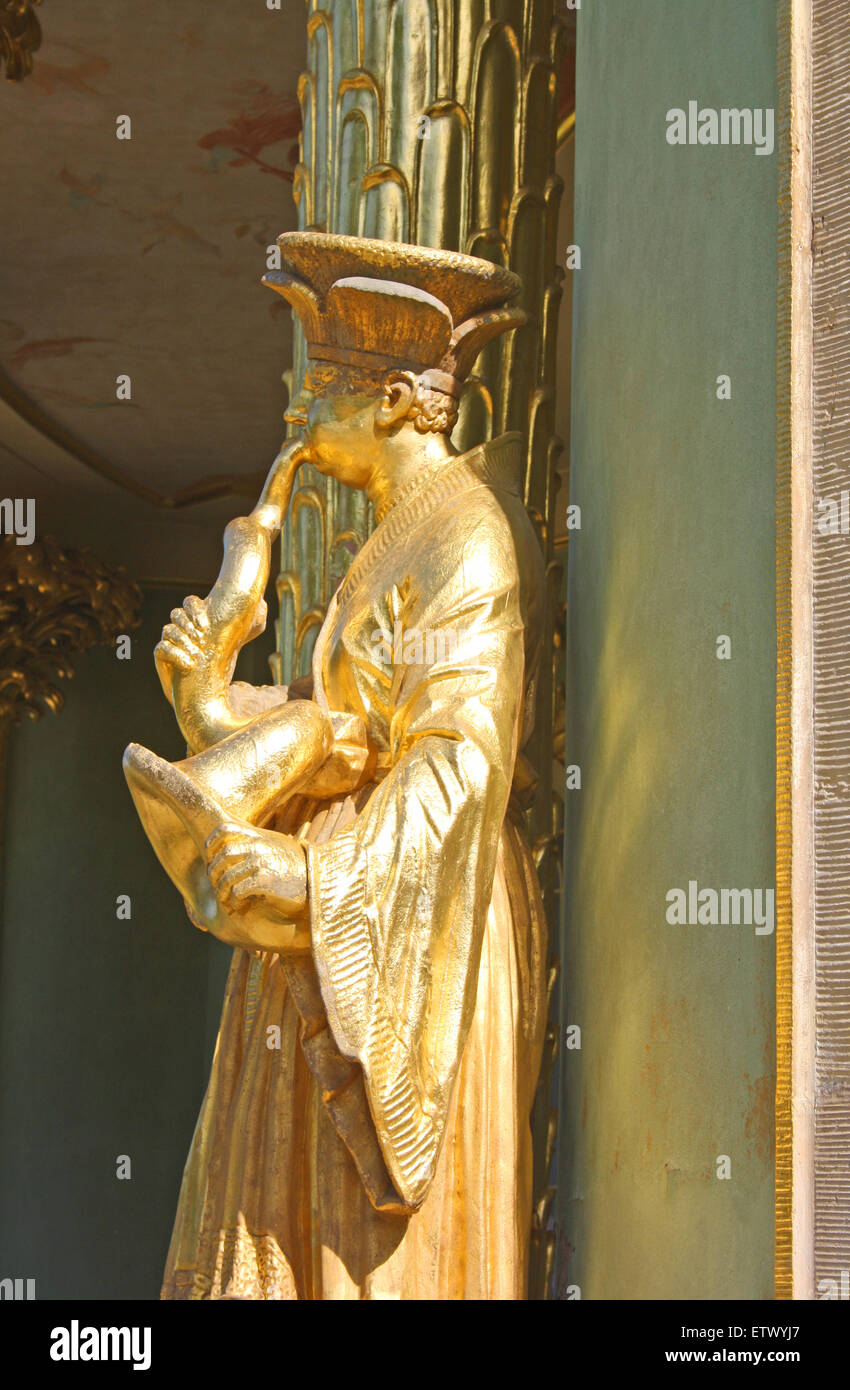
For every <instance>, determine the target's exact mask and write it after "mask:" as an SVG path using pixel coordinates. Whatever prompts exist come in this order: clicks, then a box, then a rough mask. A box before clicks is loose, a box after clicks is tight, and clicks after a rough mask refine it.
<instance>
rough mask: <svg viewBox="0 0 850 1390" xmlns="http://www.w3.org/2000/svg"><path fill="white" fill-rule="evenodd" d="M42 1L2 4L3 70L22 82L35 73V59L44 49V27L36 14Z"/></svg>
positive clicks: (0, 1) (0, 58) (0, 50)
mask: <svg viewBox="0 0 850 1390" xmlns="http://www.w3.org/2000/svg"><path fill="white" fill-rule="evenodd" d="M40 4H41V0H0V67H2V66H3V65H4V64H5V67H6V77H7V78H8V79H9V80H10V81H12V82H20V81H21V80H22V79H23V78H24V77H27V76H28V75H29V74H30V73H31V72H32V55H33V53H34V52H35V51H36V49H37V48H40V47H41V25H40V24H39V22H38V20H37V18H36V16H35V13H34V10H33V6H34V5H40Z"/></svg>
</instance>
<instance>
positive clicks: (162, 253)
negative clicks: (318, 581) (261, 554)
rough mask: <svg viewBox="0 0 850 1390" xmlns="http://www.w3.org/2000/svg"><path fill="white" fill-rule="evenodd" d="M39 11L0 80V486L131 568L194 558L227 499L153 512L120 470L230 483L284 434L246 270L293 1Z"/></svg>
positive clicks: (265, 328)
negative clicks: (106, 472)
mask: <svg viewBox="0 0 850 1390" xmlns="http://www.w3.org/2000/svg"><path fill="white" fill-rule="evenodd" d="M39 17H40V20H41V26H42V31H43V42H42V45H41V48H40V49H39V51H38V52H37V53H36V55H35V62H34V67H33V72H32V74H31V75H30V76H29V77H27V78H26V79H25V80H24V81H23V82H20V83H13V82H7V81H3V82H2V83H0V122H2V130H3V134H4V139H3V140H2V141H0V186H2V188H3V192H4V196H3V210H2V213H0V218H2V222H0V248H2V299H1V300H0V368H2V371H3V373H4V375H5V377H6V381H7V390H6V393H5V394H6V396H7V400H8V399H9V398H11V399H12V400H13V401H14V403H15V404H16V405H20V404H21V401H23V406H24V409H23V414H24V415H29V419H28V420H24V421H22V420H21V418H20V413H17V414H13V412H12V411H11V410H10V409H9V406H8V404H7V405H3V406H0V440H2V446H0V473H2V483H0V487H2V493H3V495H4V496H5V495H9V494H10V493H13V492H14V493H15V494H16V495H25V496H35V497H36V500H37V505H38V509H39V522H38V524H39V530H44V529H53V530H56V531H57V532H58V533H59V534H60V535H61V536H62V538H63V540H66V541H68V542H72V543H88V544H93V545H95V546H96V548H97V549H98V550H99V553H100V554H102V555H103V556H104V558H113V559H121V558H122V556H124V557H125V558H126V557H127V555H128V548H129V553H130V555H131V559H132V563H133V568H134V569H135V571H136V573H137V574H139V575H140V576H141V577H143V578H144V577H147V576H148V575H149V574H158V575H159V576H160V577H165V576H167V575H169V574H171V575H174V576H175V577H182V576H183V573H184V572H185V573H186V577H187V578H191V577H192V574H193V572H197V571H198V569H199V567H200V570H201V571H202V572H203V573H207V572H208V570H209V568H210V560H211V559H212V563H213V572H214V568H215V566H216V558H215V557H217V556H218V553H219V545H220V531H221V527H220V525H219V524H218V521H219V519H226V517H227V516H228V515H231V514H232V513H233V510H234V504H233V498H232V497H231V498H230V499H229V500H227V499H225V500H223V501H222V500H219V501H218V502H214V503H206V504H204V505H203V506H201V507H200V508H199V507H193V508H190V509H187V510H181V511H180V512H164V511H163V510H161V509H160V508H159V507H157V506H156V505H155V504H154V503H153V502H151V501H146V500H144V499H142V498H139V497H138V496H136V495H135V494H134V492H133V491H132V490H131V489H132V488H134V487H136V488H138V487H139V486H141V487H142V488H144V489H148V490H149V491H150V492H152V493H154V494H159V495H160V496H162V497H166V496H171V495H173V494H174V493H176V492H179V491H180V490H181V489H183V488H185V487H189V486H192V485H193V484H195V483H198V482H201V481H203V480H208V479H210V478H214V477H216V476H217V475H231V474H237V475H249V476H248V479H247V481H246V491H247V493H249V494H250V493H251V492H252V491H253V490H254V488H253V481H252V480H253V479H254V478H255V477H256V476H257V475H258V474H263V473H264V472H265V470H266V468H267V467H268V464H269V463H270V462H271V460H272V458H273V457H274V454H275V451H276V449H277V447H278V445H279V443H280V440H281V438H282V435H283V424H282V412H283V409H284V408H285V403H286V392H285V389H284V387H283V385H282V383H281V380H280V377H281V372H282V370H283V369H284V368H285V367H286V366H287V364H288V362H289V360H290V354H291V320H290V314H289V310H288V308H287V306H286V305H285V304H284V303H283V301H282V300H280V299H279V298H278V297H277V296H275V295H272V294H270V293H269V291H268V290H265V289H263V288H262V287H261V286H260V283H259V282H260V277H261V275H262V273H263V271H264V269H265V248H266V247H267V246H268V245H269V244H270V243H272V242H273V241H274V239H275V237H276V236H277V235H278V234H279V233H280V232H282V231H284V230H286V229H288V228H291V227H293V226H295V221H296V214H295V207H294V203H293V199H292V175H293V168H294V165H295V162H296V159H297V149H298V131H299V126H300V116H299V111H298V104H297V99H296V85H297V80H298V74H299V72H300V70H301V67H302V65H303V56H304V47H305V40H304V35H303V32H302V31H303V24H304V15H303V5H301V4H300V3H298V0H287V4H286V5H285V7H284V8H283V9H281V10H269V9H268V8H267V7H266V5H265V3H263V0H249V3H246V0H215V2H214V3H210V2H209V0H208V3H206V4H201V5H199V4H198V0H145V3H144V4H138V3H133V0H110V3H109V4H104V3H103V0H74V3H73V4H68V3H61V0H48V3H47V4H45V5H44V6H43V7H42V8H41V9H40V10H39ZM122 116H129V117H130V120H131V127H130V130H131V138H130V139H128V140H127V139H124V140H122V139H118V138H117V130H118V118H119V117H122ZM122 375H127V376H129V377H130V383H131V384H130V390H131V399H130V400H119V399H118V397H117V394H116V393H117V386H116V378H117V377H119V376H122ZM51 425H53V426H56V427H58V429H59V430H60V431H63V432H66V434H67V436H68V437H70V439H71V440H72V441H73V442H77V443H79V445H80V446H81V449H80V451H79V452H82V453H83V454H85V455H86V457H87V459H88V465H84V464H83V463H81V462H79V460H78V459H75V457H74V451H73V449H72V450H71V451H69V450H67V449H62V448H59V447H57V445H56V444H55V443H54V442H51V441H50V440H49V439H48V438H45V435H44V433H43V430H44V429H45V428H47V429H49V427H50V426H51ZM65 437H66V436H65V434H63V435H62V438H63V440H64V439H65ZM100 463H103V464H104V465H105V466H106V467H107V468H109V469H111V470H115V473H116V474H117V475H120V478H121V479H122V480H123V482H124V483H125V484H126V486H121V485H116V483H115V482H110V481H107V480H106V479H105V478H104V477H102V476H101V475H100V474H99V473H98V471H97V466H98V465H99V464H100ZM122 535H123V539H122ZM208 535H209V536H210V537H211V538H212V539H211V540H210V541H209V542H208V541H207V539H206V537H207V536H208ZM209 545H211V546H212V552H210V550H209ZM175 546H179V547H180V555H181V559H180V562H179V563H178V562H177V560H176V559H173V558H172V557H173V556H174V554H175ZM151 547H153V551H152V550H151ZM187 557H188V558H187ZM187 565H188V569H187ZM193 567H194V569H193Z"/></svg>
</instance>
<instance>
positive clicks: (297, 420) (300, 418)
mask: <svg viewBox="0 0 850 1390" xmlns="http://www.w3.org/2000/svg"><path fill="white" fill-rule="evenodd" d="M314 399H315V397H314V395H313V392H312V391H308V389H307V387H306V386H303V387H302V388H301V390H300V391H299V392H298V395H297V396H296V397H295V399H294V400H292V401H290V402H289V405H288V406H287V408H286V413H285V415H284V417H283V418H284V419H285V421H286V423H287V424H288V425H306V423H307V416H308V415H309V413H310V406H311V405H312V404H313V401H314Z"/></svg>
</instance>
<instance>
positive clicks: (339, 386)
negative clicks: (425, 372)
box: [286, 373, 385, 488]
mask: <svg viewBox="0 0 850 1390" xmlns="http://www.w3.org/2000/svg"><path fill="white" fill-rule="evenodd" d="M383 399H384V396H383V392H382V391H381V389H380V388H379V387H378V386H377V385H375V386H373V387H370V386H369V384H367V383H364V381H363V379H362V378H361V377H357V376H354V375H349V374H348V373H339V374H338V375H336V376H335V378H334V379H332V381H331V382H330V383H328V384H323V385H322V386H321V387H319V386H316V385H312V386H311V382H310V377H309V375H308V378H307V384H306V385H305V386H304V388H303V389H302V390H301V392H300V393H299V395H298V396H297V398H296V399H295V400H294V401H293V402H292V404H291V405H290V407H289V409H288V410H287V412H286V419H287V421H289V423H290V424H293V425H300V426H301V427H302V428H303V430H304V437H305V442H306V443H307V444H308V445H309V446H310V448H311V449H312V451H313V457H312V459H311V462H312V463H313V464H314V465H315V467H316V468H318V470H319V472H320V473H329V474H330V475H331V476H332V477H334V478H338V479H339V481H340V482H342V483H346V484H347V485H348V487H354V488H365V487H366V486H367V484H368V482H369V479H370V477H371V476H372V473H373V471H374V468H375V464H376V460H377V456H378V453H379V452H380V447H381V441H382V438H383V437H385V431H381V430H380V429H379V426H378V418H377V411H378V409H379V407H380V405H381V402H382V401H383Z"/></svg>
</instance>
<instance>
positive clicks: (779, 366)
mask: <svg viewBox="0 0 850 1390" xmlns="http://www.w3.org/2000/svg"><path fill="white" fill-rule="evenodd" d="M792 3H793V0H781V3H780V6H779V14H778V23H777V69H778V70H777V78H778V97H779V112H780V118H779V147H778V155H779V169H778V184H779V199H778V202H779V225H778V229H777V230H778V248H777V249H778V275H777V321H776V330H777V332H776V378H777V380H776V470H777V472H776V1115H775V1126H776V1157H775V1187H774V1202H775V1207H774V1264H773V1279H774V1294H775V1296H776V1298H791V1297H792V1281H791V1249H792V1241H791V1208H792V1202H791V1194H792V1172H793V1163H792V1122H791V1055H792V1053H791V1019H792V985H793V981H792V970H791V961H792V954H791V848H792V842H791V766H792V764H791V751H792V737H791V657H792V648H791V259H792V258H791V138H790V111H791V5H792Z"/></svg>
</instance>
